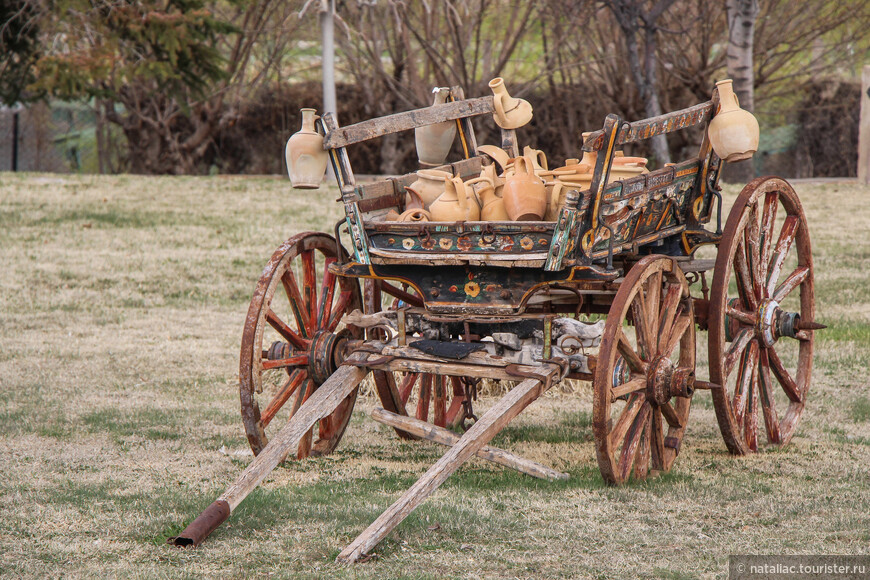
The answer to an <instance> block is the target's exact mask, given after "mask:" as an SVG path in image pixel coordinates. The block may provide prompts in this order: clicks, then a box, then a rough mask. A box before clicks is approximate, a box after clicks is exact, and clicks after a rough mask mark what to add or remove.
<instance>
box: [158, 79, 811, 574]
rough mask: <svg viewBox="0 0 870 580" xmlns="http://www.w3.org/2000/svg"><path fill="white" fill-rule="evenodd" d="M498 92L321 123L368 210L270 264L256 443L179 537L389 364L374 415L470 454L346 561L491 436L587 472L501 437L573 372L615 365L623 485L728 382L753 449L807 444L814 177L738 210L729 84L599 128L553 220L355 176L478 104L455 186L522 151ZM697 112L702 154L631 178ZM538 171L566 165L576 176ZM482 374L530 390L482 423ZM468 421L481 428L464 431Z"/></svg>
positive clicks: (605, 433) (749, 193)
mask: <svg viewBox="0 0 870 580" xmlns="http://www.w3.org/2000/svg"><path fill="white" fill-rule="evenodd" d="M498 99H499V97H498V95H496V96H495V97H482V98H473V99H465V98H464V96H463V94H462V91H461V89H459V88H458V87H454V88H452V89H450V92H449V99H447V101H448V102H445V103H443V104H437V105H433V106H431V107H427V108H424V109H419V110H414V111H409V112H404V113H399V114H395V115H391V116H388V117H383V118H378V119H373V120H369V121H365V122H361V123H358V124H356V125H352V126H348V127H339V125H338V122H337V120H336V117H335V116H334V115H332V114H326V115H324V117H323V118H322V119H321V120H320V124H319V133H320V134H321V135H322V138H323V145H322V148H323V149H324V150H325V151H326V152H327V153H328V156H329V160H330V162H331V166H332V169H333V172H334V175H335V176H336V179H337V181H338V185H339V188H340V192H341V197H340V200H339V201H340V202H341V203H342V204H343V206H344V210H345V214H346V216H345V217H344V218H342V219H341V220H340V221H339V222H338V223H337V224H336V225H335V228H334V233H333V234H334V235H329V234H326V233H320V232H307V233H301V234H298V235H295V236H293V237H291V238H290V239H289V240H287V241H286V242H284V244H282V245H281V246H280V247H279V248H278V250H277V251H276V252H275V253H274V255H273V256H272V258H271V260H270V261H269V262H268V264H267V265H266V268H265V269H264V271H263V273H262V276H261V277H260V279H259V282H258V283H257V287H256V290H255V292H254V296H253V300H252V301H251V305H250V309H249V311H248V315H247V319H246V322H245V328H244V334H243V339H242V349H241V363H240V395H241V407H242V418H243V422H244V426H245V431H246V433H247V437H248V441H249V443H250V446H251V448H252V449H253V451H254V453H255V455H256V457H255V459H254V460H253V461H252V463H251V464H250V465H249V466H248V467H247V468H246V469H245V471H244V472H243V474H242V475H241V476H240V478H239V479H238V481H236V482H235V483H234V484H233V485H232V486H230V487H229V488H228V489H227V491H226V492H225V493H224V494H223V495H222V496H221V497H220V498H219V499H218V500H217V501H215V502H214V503H213V504H212V505H211V506H209V508H208V509H206V510H205V512H203V514H202V515H201V516H200V517H198V518H197V519H196V520H195V521H194V522H193V523H192V524H190V526H188V528H187V529H185V530H184V532H182V533H181V535H179V536H178V537H176V538H171V539H170V542H171V543H174V544H176V545H198V544H199V543H200V542H201V541H202V540H203V539H204V538H205V537H206V536H207V535H208V534H209V533H210V532H211V531H212V530H214V529H215V528H216V527H217V526H219V525H220V523H221V522H223V521H224V520H225V519H226V518H227V517H228V516H229V514H230V512H231V511H232V510H233V509H234V508H235V507H236V506H237V505H238V504H239V503H240V502H241V501H242V500H243V499H244V497H245V496H246V495H247V494H248V493H249V492H250V491H251V490H252V489H253V488H254V487H256V485H258V484H259V483H260V482H261V481H262V480H263V478H264V477H265V476H266V475H267V474H268V473H269V472H270V471H271V470H272V469H274V468H275V466H277V465H278V464H279V463H280V462H282V461H284V460H285V459H286V458H287V457H288V456H294V457H297V458H304V457H307V456H310V455H322V454H327V453H330V452H332V451H333V450H334V449H335V448H336V446H337V445H338V443H339V441H340V439H341V437H342V435H343V434H344V431H345V429H346V427H347V425H348V421H349V419H350V417H351V413H352V411H353V408H354V403H355V401H356V397H357V390H358V386H359V384H360V383H361V381H363V379H364V378H365V377H366V376H367V375H369V374H371V376H372V380H373V383H374V386H375V388H376V391H377V394H378V396H379V397H380V401H381V404H382V406H383V408H382V409H376V410H375V411H374V413H373V414H372V416H373V418H374V419H376V420H377V421H380V422H382V423H385V424H387V425H390V426H392V427H394V428H395V431H396V433H397V435H398V436H399V437H402V438H406V439H428V440H432V441H437V442H439V443H442V444H444V445H447V446H449V450H448V451H447V453H446V454H445V455H444V456H443V457H442V458H441V459H440V460H439V461H438V462H437V463H435V464H434V465H433V466H432V467H431V468H430V469H429V470H428V471H427V472H426V473H425V474H424V475H423V476H422V477H421V478H420V480H419V481H418V482H417V483H416V484H414V485H413V486H412V487H411V488H410V489H409V490H408V491H407V492H406V493H405V494H403V495H402V496H401V498H399V499H398V500H397V501H396V502H395V503H394V504H393V505H392V506H391V507H390V508H389V509H388V510H387V511H386V512H384V513H383V514H382V515H381V516H380V517H379V518H378V519H377V520H376V521H375V522H374V523H373V524H372V525H371V526H370V527H369V528H368V529H366V530H365V531H363V532H362V533H361V534H360V536H359V537H358V538H357V539H356V540H355V541H354V542H353V543H351V544H350V545H349V546H348V547H347V548H346V549H345V550H344V551H342V552H341V554H340V555H339V556H338V559H339V560H342V561H356V560H359V559H360V558H362V557H364V556H365V554H367V553H368V552H369V551H370V550H371V549H372V548H373V547H374V546H375V545H376V544H377V543H378V542H379V541H380V540H382V539H383V538H384V537H385V536H386V535H387V534H388V533H389V532H390V531H391V530H392V529H394V528H395V526H396V525H398V524H399V523H400V522H401V521H402V520H403V519H404V518H405V517H406V516H407V515H408V513H410V512H411V511H412V510H413V509H414V508H415V507H416V506H417V505H419V504H420V503H421V502H422V501H423V500H424V499H425V498H426V497H428V495H430V494H431V493H432V492H433V491H434V490H435V489H436V488H437V487H438V486H439V485H440V484H441V483H442V482H443V481H444V480H445V479H446V478H447V477H449V475H450V474H451V473H453V472H454V471H455V470H456V469H458V468H459V467H460V466H461V465H462V463H463V462H464V461H466V460H468V459H469V458H470V457H472V456H474V455H477V456H479V457H483V458H485V459H489V460H491V461H495V462H498V463H500V464H502V465H505V466H508V467H511V468H514V469H518V470H520V471H522V472H524V473H528V474H530V475H532V476H536V477H542V478H550V479H553V478H563V477H567V475H565V474H562V473H560V472H558V471H556V470H554V469H552V468H550V467H548V466H544V465H540V464H538V463H535V462H532V461H529V460H527V459H525V458H522V457H518V456H516V455H515V454H512V453H510V452H508V451H505V450H501V449H497V448H492V447H489V446H487V443H488V442H489V441H490V440H491V439H492V438H493V436H495V435H496V434H497V433H498V432H499V431H500V430H501V429H502V428H503V427H504V426H505V425H506V424H507V423H508V422H509V421H510V420H511V419H512V418H513V417H515V416H516V415H517V414H518V413H519V412H520V411H522V410H523V409H524V408H525V407H526V406H527V405H528V404H529V403H531V402H532V401H534V400H535V399H536V398H538V397H540V396H541V395H542V394H543V393H544V392H546V391H547V389H549V388H550V387H552V386H553V385H554V384H557V383H558V382H559V381H561V380H564V379H572V378H573V379H583V380H586V381H590V382H591V384H592V389H593V403H592V426H593V432H594V439H595V449H596V454H597V459H598V464H599V467H600V470H601V474H602V477H603V478H604V480H605V481H606V482H608V483H610V484H622V483H624V482H626V481H627V480H629V479H630V478H634V479H638V480H642V479H645V478H647V477H649V476H651V475H653V474H656V473H661V472H666V471H668V470H669V469H671V467H672V466H673V464H674V462H675V460H676V459H677V457H678V455H679V453H680V449H681V447H682V444H683V439H684V435H685V432H686V427H687V424H688V420H689V408H690V404H691V401H692V397H693V395H694V393H695V391H696V390H699V389H702V390H709V391H710V393H711V395H712V397H713V403H714V408H715V411H716V417H717V419H718V423H719V427H720V429H721V432H722V436H723V438H724V440H725V444H726V446H727V447H728V450H729V451H730V452H731V453H733V454H738V455H739V454H746V453H752V452H755V451H757V450H758V449H759V447H764V445H765V443H763V442H762V437H761V436H760V435H759V432H760V431H761V430H763V431H764V440H763V441H764V442H766V444H767V445H770V446H777V445H784V444H786V443H788V442H789V440H790V439H791V437H792V436H793V434H794V433H795V429H796V426H797V424H798V421H799V419H800V416H801V412H802V411H803V408H804V401H805V399H806V395H807V391H808V389H809V386H810V378H811V372H812V356H813V334H814V330H816V329H819V328H822V327H821V325H818V324H816V323H815V322H814V302H813V262H812V256H811V247H810V238H809V230H808V227H807V223H806V219H805V216H804V213H803V210H802V208H801V204H800V201H799V200H798V197H797V195H796V194H795V191H794V189H793V188H792V187H791V186H790V185H789V184H788V183H787V182H786V181H784V180H783V179H780V178H776V177H767V178H759V179H756V180H754V181H752V182H751V183H749V184H748V185H746V187H745V188H743V191H742V192H741V193H740V195H739V197H738V198H737V201H736V203H735V204H734V206H733V208H732V210H731V212H730V214H729V216H728V218H727V220H726V222H725V223H724V228H723V224H722V215H721V214H722V198H721V195H720V193H719V191H720V187H719V185H718V182H719V177H720V175H721V173H722V169H723V167H724V165H725V161H724V160H723V159H720V157H719V156H718V155H717V153H716V151H715V150H714V147H713V146H712V145H711V140H710V138H709V137H708V131H706V127H707V126H708V124H709V123H710V122H711V120H712V119H713V118H715V115H716V114H717V111H718V110H719V94H718V90H714V92H713V97H712V99H711V100H710V101H708V102H705V103H701V104H698V105H696V106H693V107H690V108H688V109H684V110H681V111H677V112H674V113H669V114H666V115H663V116H661V117H656V118H651V119H646V120H642V121H637V122H632V123H628V122H625V121H623V120H622V119H620V118H619V117H617V116H615V115H609V116H607V118H606V119H605V122H604V126H603V128H602V129H601V130H599V131H596V132H593V133H588V134H584V139H583V141H582V151H583V152H584V159H592V160H594V165H592V166H591V167H589V168H588V169H589V171H588V172H589V174H590V175H589V177H588V182H587V183H585V184H584V185H583V186H578V187H573V186H570V183H569V186H566V187H564V189H565V190H567V191H566V192H565V195H564V198H563V199H562V200H560V201H559V204H560V205H559V207H555V208H551V210H552V211H551V216H552V217H553V219H551V220H533V221H510V220H501V221H469V220H460V221H389V220H388V219H386V218H387V217H388V214H390V212H391V211H392V212H394V213H393V214H392V215H396V214H399V213H403V212H404V210H405V209H406V207H405V204H406V203H408V199H409V197H408V195H407V193H406V189H407V187H408V186H411V185H412V184H413V183H414V181H415V179H417V178H418V176H417V175H415V174H409V175H406V176H402V177H397V178H392V179H387V180H383V181H379V182H374V183H366V184H358V183H357V182H356V181H355V179H354V174H353V171H352V169H351V166H350V162H349V158H348V153H347V148H348V147H349V146H352V145H354V144H357V143H360V142H363V141H367V140H369V139H374V138H377V137H382V136H385V135H388V134H391V133H396V132H400V131H409V130H412V129H419V128H421V127H426V126H432V125H434V124H443V123H451V124H452V123H455V125H456V131H457V135H458V138H459V143H460V145H461V150H462V152H463V157H464V159H461V160H459V161H457V162H454V163H447V164H444V165H442V166H441V167H440V168H438V169H439V170H441V171H444V172H448V173H447V176H448V177H447V178H446V179H445V183H446V182H447V181H451V180H453V181H454V183H458V184H459V186H462V184H463V183H470V182H472V181H475V180H477V178H478V176H479V175H482V174H485V173H486V172H487V171H488V170H487V167H490V166H493V165H494V164H498V163H499V160H501V161H500V162H501V164H503V165H504V164H505V161H504V159H503V158H507V159H517V158H519V157H521V153H520V149H519V147H518V144H517V136H516V132H515V130H514V129H511V128H502V129H501V142H500V144H499V146H498V148H494V147H492V146H478V144H477V142H476V137H475V131H474V127H473V125H472V120H473V119H474V118H475V117H483V120H487V119H486V117H488V116H490V115H494V114H495V115H498V114H499V113H500V111H499V108H500V107H499V102H498ZM501 108H502V109H503V108H504V107H503V106H502V107H501ZM529 112H530V110H529ZM502 114H503V112H502ZM496 120H498V117H496ZM502 125H504V123H502ZM691 127H698V128H699V129H698V130H704V138H703V143H702V145H701V147H700V150H699V151H698V154H697V155H696V156H692V157H691V158H689V159H688V160H685V161H682V162H679V163H674V164H668V165H667V166H665V167H661V168H658V169H655V170H653V171H642V172H638V173H637V174H636V175H634V176H628V177H623V178H622V179H620V180H619V181H614V180H613V179H611V176H612V175H613V174H614V172H615V169H614V167H615V165H614V164H616V163H618V162H619V157H620V152H619V148H620V147H622V146H624V145H628V144H630V143H633V142H636V141H639V140H642V139H647V138H650V137H652V136H654V135H662V134H665V133H669V132H672V131H676V130H682V129H689V128H691ZM498 150H500V152H499V151H498ZM487 151H488V153H486V152H487ZM586 154H589V155H586ZM575 161H576V160H575ZM508 169H509V168H507V167H501V166H498V165H496V167H495V171H493V170H489V171H490V175H494V174H497V173H499V171H498V170H502V171H501V174H502V175H505V174H507V173H508ZM538 169H542V170H543V171H541V172H540V174H541V177H540V179H541V180H542V181H544V182H546V180H547V179H548V178H553V179H555V177H558V170H556V171H554V172H551V174H550V175H548V174H547V172H548V171H549V170H547V169H546V167H544V166H541V167H538ZM517 171H519V170H518V169H517ZM554 176H555V177H554ZM454 178H459V179H460V181H459V182H456V180H455V179H454ZM490 185H492V181H491V180H490ZM555 199H556V198H555V197H554V198H553V202H552V203H557V202H556V201H555ZM472 202H476V199H475V200H472ZM707 226H708V227H707ZM713 226H715V227H713ZM342 234H344V240H342ZM702 246H710V247H714V248H716V250H717V252H716V255H715V259H701V258H698V257H696V256H697V253H698V252H697V250H698V248H700V247H702ZM345 247H347V248H349V250H346V249H345ZM710 270H712V272H713V275H712V280H711V282H710V283H709V285H708V283H707V274H708V273H709V271H710ZM698 329H700V330H706V331H708V340H707V354H708V364H709V369H710V371H709V377H708V380H701V379H700V378H698V377H696V376H695V360H696V354H697V353H696V333H697V330H698ZM481 380H502V381H509V382H512V383H514V386H513V387H512V388H511V389H510V390H509V392H508V393H507V394H506V395H504V396H503V397H502V398H501V399H500V400H499V401H497V402H496V403H494V404H493V405H492V406H490V407H489V408H488V409H487V410H486V412H484V413H482V414H481V416H480V417H479V418H478V417H477V416H476V414H475V412H474V408H473V404H474V402H475V399H476V394H477V393H476V391H477V387H478V383H479V382H480V381H481ZM458 425H461V426H463V427H464V428H465V430H464V432H462V433H461V432H460V430H459V429H451V427H454V428H455V427H457V426H458Z"/></svg>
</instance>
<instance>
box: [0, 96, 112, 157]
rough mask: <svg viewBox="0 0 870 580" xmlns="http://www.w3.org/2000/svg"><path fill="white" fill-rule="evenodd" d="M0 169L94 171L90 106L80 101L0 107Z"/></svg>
mask: <svg viewBox="0 0 870 580" xmlns="http://www.w3.org/2000/svg"><path fill="white" fill-rule="evenodd" d="M0 171H46V172H54V173H98V172H99V155H98V150H97V142H96V120H95V117H94V112H93V109H91V108H90V107H89V106H87V105H85V104H80V103H52V104H51V105H50V106H49V105H48V104H44V103H39V104H35V105H31V106H29V107H27V108H6V107H4V108H0Z"/></svg>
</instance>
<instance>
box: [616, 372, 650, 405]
mask: <svg viewBox="0 0 870 580" xmlns="http://www.w3.org/2000/svg"><path fill="white" fill-rule="evenodd" d="M645 388H646V377H636V378H633V379H631V380H630V381H628V382H627V383H623V384H621V385H619V386H618V387H613V390H612V391H611V392H610V393H611V394H610V398H611V400H615V399H617V398H619V397H621V396H623V395H627V394H629V393H633V392H635V391H642V390H643V389H645Z"/></svg>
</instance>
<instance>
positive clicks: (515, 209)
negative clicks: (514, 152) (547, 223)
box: [502, 157, 547, 221]
mask: <svg viewBox="0 0 870 580" xmlns="http://www.w3.org/2000/svg"><path fill="white" fill-rule="evenodd" d="M502 197H503V198H504V207H505V210H507V214H508V216H509V217H510V218H511V219H512V220H513V221H536V220H540V219H541V218H543V217H544V213H545V212H546V210H547V189H546V187H544V182H543V181H542V180H541V179H540V178H539V177H537V176H536V175H535V174H534V171H532V168H531V167H530V164H529V161H528V159H526V158H525V157H517V158H516V159H515V160H514V173H513V175H511V176H510V177H508V178H507V179H506V180H505V184H504V191H503V193H502Z"/></svg>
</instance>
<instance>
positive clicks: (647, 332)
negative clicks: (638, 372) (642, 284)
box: [631, 289, 655, 361]
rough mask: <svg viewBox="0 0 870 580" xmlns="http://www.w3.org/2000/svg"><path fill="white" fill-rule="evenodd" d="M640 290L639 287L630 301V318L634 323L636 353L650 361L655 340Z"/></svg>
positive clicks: (653, 351) (641, 290)
mask: <svg viewBox="0 0 870 580" xmlns="http://www.w3.org/2000/svg"><path fill="white" fill-rule="evenodd" d="M642 292H643V289H639V290H638V293H637V295H636V296H635V297H634V300H632V301H631V319H632V322H633V323H634V334H635V339H636V340H637V354H638V355H640V358H641V359H642V360H645V361H651V360H652V358H653V356H654V353H655V340H654V339H653V337H652V332H651V329H650V326H649V318H648V317H647V312H646V301H645V300H644V298H643V295H642Z"/></svg>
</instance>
